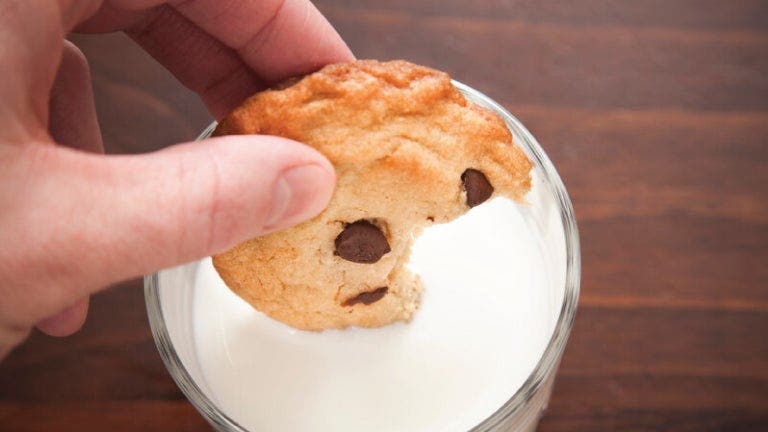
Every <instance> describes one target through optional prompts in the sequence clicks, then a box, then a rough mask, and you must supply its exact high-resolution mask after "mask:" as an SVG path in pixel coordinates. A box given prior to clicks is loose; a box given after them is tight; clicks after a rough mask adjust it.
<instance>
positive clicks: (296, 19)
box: [174, 0, 354, 83]
mask: <svg viewBox="0 0 768 432" xmlns="http://www.w3.org/2000/svg"><path fill="white" fill-rule="evenodd" d="M174 7H175V8H176V9H177V10H178V11H179V12H180V13H181V14H182V15H184V16H185V17H187V18H188V19H189V20H190V21H192V22H194V23H195V24H197V25H198V26H199V27H200V28H201V29H203V30H204V31H206V32H207V33H209V34H211V35H212V36H214V37H215V38H217V39H218V40H220V41H221V42H222V43H224V44H225V45H227V46H228V47H230V48H232V49H233V50H235V51H236V52H237V53H238V54H239V56H240V58H241V59H242V60H243V62H245V64H247V65H248V66H249V67H251V68H252V69H253V70H254V71H255V72H256V74H257V75H258V76H259V77H260V78H261V79H262V80H264V81H265V82H267V83H275V82H278V81H281V80H283V79H285V78H288V77H291V76H295V75H299V74H304V73H307V72H312V71H315V70H317V69H319V68H320V67H322V66H324V65H326V64H329V63H337V62H342V61H349V60H352V59H353V58H354V57H353V55H352V52H351V51H350V50H349V48H348V47H347V45H346V44H345V43H344V41H343V40H342V39H341V37H340V36H339V35H338V33H336V30H335V29H334V28H333V26H331V24H330V23H329V22H328V21H327V20H326V19H325V17H324V16H323V15H322V14H321V13H320V12H319V11H318V10H317V9H316V8H315V6H314V5H313V4H312V3H311V2H309V1H308V0H262V1H237V0H226V1H218V0H187V1H182V2H177V4H176V5H175V6H174Z"/></svg>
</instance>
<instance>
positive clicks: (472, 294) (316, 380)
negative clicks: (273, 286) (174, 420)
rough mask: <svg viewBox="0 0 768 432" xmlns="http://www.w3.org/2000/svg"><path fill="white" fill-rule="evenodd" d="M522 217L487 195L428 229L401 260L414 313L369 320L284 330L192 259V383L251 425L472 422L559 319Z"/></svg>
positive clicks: (513, 385)
mask: <svg viewBox="0 0 768 432" xmlns="http://www.w3.org/2000/svg"><path fill="white" fill-rule="evenodd" d="M529 219H530V216H529V215H528V213H527V212H526V211H525V206H524V205H518V204H515V203H513V202H512V201H510V200H507V199H505V198H496V199H493V200H491V201H489V202H486V203H484V204H482V205H480V206H478V207H475V208H473V209H471V210H470V211H469V212H468V213H467V214H465V215H463V216H461V217H460V218H458V219H456V220H455V221H453V222H451V223H448V224H443V225H436V226H433V227H430V228H428V229H426V230H425V231H424V233H423V234H422V235H421V236H420V237H419V238H418V239H417V240H416V242H415V245H414V247H413V251H412V256H411V261H410V263H409V267H410V269H411V270H412V271H414V272H416V273H418V274H419V275H420V276H421V278H422V281H423V282H424V286H425V290H424V293H423V294H422V298H421V307H420V310H419V311H418V312H417V313H416V315H415V316H414V318H413V320H412V321H411V322H410V323H408V324H403V323H398V324H393V325H390V326H386V327H383V328H379V329H357V328H352V329H348V330H344V331H337V330H330V331H324V332H319V333H314V332H306V331H300V330H295V329H293V328H291V327H288V326H286V325H284V324H282V323H280V322H277V321H274V320H272V319H270V318H269V317H267V316H265V315H263V314H262V313H260V312H258V311H256V310H254V309H253V308H252V307H251V306H250V305H248V304H247V303H245V302H244V301H243V300H241V299H240V298H239V297H237V296H236V295H235V294H233V293H232V292H231V291H230V290H229V289H228V288H227V287H226V286H225V285H224V283H223V282H222V281H221V279H220V278H219V277H218V275H217V274H216V271H215V270H214V269H213V267H212V265H211V262H210V260H205V261H203V262H202V263H201V265H200V266H199V267H198V270H197V276H196V278H195V285H194V294H193V295H194V298H193V320H192V321H193V340H194V344H195V351H196V354H197V360H198V362H199V364H200V366H201V369H202V372H203V375H204V380H205V383H204V384H205V385H204V386H203V387H207V388H208V392H209V393H210V394H208V396H209V397H210V398H211V399H212V400H213V401H214V402H215V403H216V404H217V405H218V406H219V407H220V408H221V409H222V410H223V411H224V412H225V413H226V414H227V415H228V416H229V417H231V418H232V419H234V420H235V421H236V422H238V423H239V424H240V425H241V426H243V427H245V428H246V429H248V430H250V431H302V432H305V431H355V432H358V431H369V432H376V431H393V432H406V431H467V430H469V429H471V428H472V427H474V426H475V425H477V424H478V423H480V422H481V421H483V420H484V419H485V418H487V417H488V416H490V415H491V414H492V413H493V412H494V411H496V410H497V409H498V408H500V407H501V406H502V405H503V404H504V403H505V402H506V401H507V400H508V399H509V398H510V397H511V396H512V395H513V394H514V393H515V392H516V391H517V389H519V388H520V386H521V385H522V384H523V382H524V381H525V380H526V379H527V377H528V375H529V374H530V373H531V372H532V371H533V369H534V367H535V365H536V363H537V362H538V360H539V358H540V357H541V355H542V354H543V352H544V349H545V348H546V345H547V342H548V341H549V338H550V336H551V334H552V331H553V329H554V326H555V323H556V321H557V314H558V313H559V309H560V304H559V301H558V300H559V299H560V298H561V297H560V296H558V295H553V292H554V291H555V290H556V287H555V286H554V285H553V283H552V281H551V280H550V278H549V275H548V271H547V270H548V269H547V266H546V265H545V260H544V255H543V253H542V244H541V240H540V239H539V238H538V237H537V236H536V234H535V230H534V229H533V225H532V223H531V221H530V220H529ZM254 270H255V271H257V269H254ZM560 289H562V288H560Z"/></svg>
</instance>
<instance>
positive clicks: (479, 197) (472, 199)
mask: <svg viewBox="0 0 768 432" xmlns="http://www.w3.org/2000/svg"><path fill="white" fill-rule="evenodd" d="M461 183H462V184H463V185H464V190H465V191H467V205H468V206H470V207H474V206H476V205H478V204H482V203H483V202H484V201H485V200H487V199H488V198H490V197H491V194H493V186H491V183H490V182H489V181H488V178H487V177H486V176H485V174H483V173H482V172H480V171H478V170H476V169H474V168H467V169H466V170H465V171H464V172H463V173H462V174H461Z"/></svg>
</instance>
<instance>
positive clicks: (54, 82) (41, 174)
mask: <svg viewBox="0 0 768 432" xmlns="http://www.w3.org/2000/svg"><path fill="white" fill-rule="evenodd" d="M116 30H122V31H124V32H125V33H126V34H128V35H129V36H130V37H131V38H133V39H134V40H135V41H136V42H137V43H138V44H139V45H141V46H142V47H143V48H144V49H145V50H146V51H147V52H149V53H150V54H151V55H152V56H153V57H154V58H155V59H157V61H159V62H160V63H161V64H163V65H164V66H165V67H166V68H167V69H168V70H170V71H171V72H172V73H173V74H174V75H175V76H176V77H177V78H178V79H179V81H181V82H182V83H183V84H184V85H186V86H187V87H188V88H189V89H190V90H192V91H194V92H196V93H197V94H198V95H199V96H200V98H201V99H202V100H203V101H204V102H205V104H206V106H207V107H208V109H209V110H210V112H211V114H212V115H213V116H214V117H216V118H221V117H222V116H223V115H225V114H226V113H227V112H228V111H229V110H231V109H232V108H234V107H235V106H237V105H238V104H239V103H240V102H242V101H243V100H244V99H245V98H246V97H248V96H249V95H251V94H252V93H254V92H255V91H257V90H259V89H262V88H264V87H265V86H267V85H270V84H272V83H275V82H278V81H281V80H283V79H285V78H288V77H290V76H295V75H299V74H304V73H308V72H311V71H314V70H316V69H318V68H319V67H321V66H323V65H325V64H328V63H334V62H341V61H349V60H352V59H353V56H352V54H351V52H350V51H349V49H348V48H347V46H346V45H345V44H344V42H343V41H342V40H341V38H340V37H339V35H338V34H337V33H336V32H335V30H334V29H333V27H332V26H331V25H330V24H329V23H328V22H327V21H326V20H325V18H323V16H322V15H321V14H320V13H319V12H318V11H317V9H315V8H314V6H312V4H311V3H309V2H308V1H305V0H251V1H244V0H184V1H174V2H161V1H157V0H112V1H103V0H102V1H98V0H80V1H78V0H3V1H2V2H0V76H2V77H3V79H2V80H0V299H2V301H0V359H2V358H3V357H4V356H6V355H7V354H8V353H9V352H10V351H11V350H12V349H13V348H14V347H15V346H17V345H18V344H19V343H21V342H22V341H23V340H24V339H25V338H26V336H27V335H28V334H29V332H30V330H31V329H32V328H33V327H35V326H36V327H37V328H38V329H40V330H41V331H43V332H45V333H47V334H49V335H52V336H66V335H69V334H72V333H74V332H76V331H77V330H78V329H79V328H80V327H81V326H82V324H83V322H84V321H85V318H86V315H87V311H88V298H89V295H90V294H92V293H94V292H97V291H99V290H102V289H104V288H105V287H107V286H109V285H111V284H113V283H115V282H118V281H121V280H125V279H128V278H132V277H136V276H139V275H142V274H146V273H150V272H153V271H156V270H158V269H161V268H165V267H168V266H172V265H176V264H180V263H183V262H187V261H190V260H194V259H198V258H201V257H204V256H208V255H211V254H214V253H217V252H221V251H223V250H226V249H228V248H230V247H232V246H234V245H235V244H237V243H238V242H239V241H242V240H244V239H246V238H249V237H254V236H258V235H263V234H266V233H269V232H272V231H275V230H279V229H282V228H286V227H289V226H291V225H294V224H296V223H298V222H301V221H303V220H305V219H308V218H310V217H312V216H314V215H316V214H317V213H319V212H320V211H322V209H323V208H324V207H325V206H326V205H327V203H328V201H329V199H330V196H331V193H332V191H333V187H334V181H335V177H334V172H333V168H332V166H331V165H330V164H329V163H328V161H327V160H326V159H325V158H324V157H323V156H322V155H320V154H319V153H317V152H316V151H314V150H312V149H311V148H309V147H307V146H304V145H303V144H300V143H297V142H294V141H291V140H287V139H284V138H278V137H269V136H232V137H219V138H213V139H209V140H206V141H202V142H195V143H182V144H176V145H172V146H169V147H167V148H165V149H163V150H161V151H158V152H154V153H150V154H144V155H137V156H125V155H119V156H116V155H115V156H105V155H104V154H103V144H102V139H101V133H100V131H99V125H98V121H97V119H96V113H95V110H94V103H93V95H92V90H91V83H90V76H89V72H88V65H87V62H86V60H85V57H84V56H83V54H82V53H81V52H80V51H79V50H78V49H77V48H76V47H75V46H74V45H72V44H70V43H69V42H67V41H66V40H65V39H64V38H65V36H66V35H67V34H68V33H69V32H71V31H80V32H90V33H101V32H111V31H116ZM157 209H162V211H157Z"/></svg>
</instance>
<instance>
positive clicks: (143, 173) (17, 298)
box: [0, 136, 334, 325]
mask: <svg viewBox="0 0 768 432" xmlns="http://www.w3.org/2000/svg"><path fill="white" fill-rule="evenodd" d="M32 150H34V151H35V154H34V157H33V159H34V160H35V165H34V167H33V168H28V169H26V170H27V171H29V170H32V172H31V173H30V174H31V175H28V177H29V178H31V179H32V180H33V181H32V180H31V181H30V184H29V185H28V186H27V187H26V190H25V193H24V195H23V199H19V200H18V205H17V208H16V209H15V214H17V215H21V216H20V217H15V218H11V219H7V220H6V221H5V222H4V223H8V224H9V226H8V230H7V232H8V233H9V234H13V233H25V234H24V238H23V239H22V238H18V239H16V240H14V239H13V238H8V239H6V240H7V241H8V242H22V243H24V244H37V245H44V247H42V248H34V249H33V248H20V249H19V250H16V251H14V253H13V254H6V255H5V256H3V260H2V261H0V266H3V267H7V268H14V269H17V271H16V272H14V273H13V274H15V275H17V276H18V278H17V279H16V280H11V281H7V283H4V284H2V285H0V298H3V299H4V301H3V302H0V316H3V317H8V319H9V322H8V323H9V324H14V325H24V324H25V323H26V321H25V320H29V317H33V318H34V319H33V320H32V321H31V322H29V323H28V324H29V325H31V324H33V323H35V322H37V321H39V320H41V319H43V318H45V317H47V316H50V315H52V314H55V313H56V312H58V311H60V310H61V308H62V306H64V305H68V304H71V303H72V302H73V300H74V299H78V298H81V297H84V296H86V295H87V294H89V293H91V292H94V291H96V290H98V289H100V288H101V287H103V286H106V285H108V284H110V283H113V282H114V281H116V280H121V279H127V278H129V277H134V276H138V275H141V274H146V273H150V272H153V271H156V270H159V269H161V268H165V267H169V266H172V265H176V264H180V263H183V262H188V261H191V260H194V259H198V258H201V257H204V256H208V255H211V254H214V253H217V252H220V251H223V250H225V249H228V248H230V247H232V246H234V245H235V244H236V243H237V242H239V241H242V240H243V239H245V238H250V237H254V236H258V235H263V234H267V233H269V232H272V231H275V230H278V229H281V228H285V227H287V226H290V225H293V224H296V223H298V222H300V221H302V220H305V219H308V218H310V217H312V216H314V215H316V214H317V213H319V212H320V211H321V210H322V209H323V208H324V207H325V205H326V204H327V203H328V200H329V199H330V196H331V193H332V190H333V185H334V173H333V168H332V166H331V165H330V163H329V162H328V161H327V160H326V159H325V158H324V157H323V156H322V155H320V154H319V153H318V152H316V151H315V150H313V149H311V148H309V147H307V146H305V145H302V144H299V143H296V142H294V141H291V140H287V139H284V138H278V137H269V136H230V137H219V138H213V139H210V140H207V141H201V142H196V143H189V144H182V145H177V146H173V147H169V148H167V149H164V150H161V151H159V152H156V153H152V154H147V155H142V156H100V155H91V154H87V153H82V152H76V151H73V150H70V149H67V148H64V147H53V146H36V147H34V148H30V150H29V152H32ZM38 171H45V174H46V175H44V176H43V175H36V174H35V173H36V172H38ZM51 214H55V215H59V218H58V219H56V220H53V221H52V220H51V218H50V217H49V215H51ZM0 216H2V215H1V214H0ZM1 219H2V217H0V220H1ZM25 227H26V228H25ZM29 227H34V229H30V228H29ZM32 273H34V276H35V278H36V279H35V280H34V281H33V280H32V279H33V278H31V277H30V278H26V277H23V275H30V274H32ZM40 275H44V276H40ZM43 277H45V278H46V279H44V280H42V279H41V278H43ZM32 282H34V283H32ZM22 288H23V289H22ZM5 300H7V301H5ZM7 305H14V307H13V308H10V307H8V308H6V306H7Z"/></svg>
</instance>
